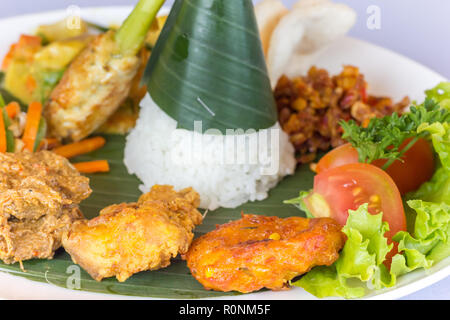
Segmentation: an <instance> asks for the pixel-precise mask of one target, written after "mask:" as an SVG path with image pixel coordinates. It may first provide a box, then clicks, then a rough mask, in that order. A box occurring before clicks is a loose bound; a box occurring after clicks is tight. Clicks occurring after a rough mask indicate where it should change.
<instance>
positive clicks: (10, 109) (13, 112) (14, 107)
mask: <svg viewBox="0 0 450 320" xmlns="http://www.w3.org/2000/svg"><path fill="white" fill-rule="evenodd" d="M5 108H6V112H7V113H8V116H9V117H10V118H11V119H13V118H15V117H16V116H17V115H18V114H19V112H20V105H19V103H18V102H16V101H13V102H11V103H9V104H8V105H7V106H6V107H5Z"/></svg>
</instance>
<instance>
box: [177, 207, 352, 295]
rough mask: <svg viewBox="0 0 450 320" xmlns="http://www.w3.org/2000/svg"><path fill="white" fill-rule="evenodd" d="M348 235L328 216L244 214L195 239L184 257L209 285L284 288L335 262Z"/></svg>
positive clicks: (236, 288) (227, 288)
mask: <svg viewBox="0 0 450 320" xmlns="http://www.w3.org/2000/svg"><path fill="white" fill-rule="evenodd" d="M345 239H346V238H345V235H344V234H343V233H342V232H341V227H340V226H339V225H338V224H337V223H336V222H335V221H334V220H332V219H328V218H323V219H322V218H321V219H305V218H300V217H291V218H287V219H281V218H278V217H265V216H258V215H243V217H242V219H240V220H238V221H233V222H230V223H227V224H224V225H221V226H217V228H216V230H214V231H212V232H209V233H207V234H205V235H203V236H201V237H200V238H198V239H196V240H195V241H194V242H193V243H192V245H191V247H190V249H189V251H188V252H187V254H186V255H184V256H183V258H184V259H186V260H187V265H188V267H189V269H190V270H191V273H192V275H193V276H194V277H195V279H197V280H198V281H199V282H200V283H201V284H202V285H203V286H204V287H205V289H208V290H210V289H212V290H217V291H239V292H242V293H248V292H252V291H256V290H260V289H262V288H268V289H272V290H281V289H286V288H288V282H289V280H292V279H293V278H294V277H296V276H299V275H301V274H303V273H305V272H308V271H309V270H310V269H311V268H313V267H314V266H320V265H331V264H332V263H333V262H335V261H336V260H337V259H338V257H339V251H340V249H342V247H343V246H344V243H345Z"/></svg>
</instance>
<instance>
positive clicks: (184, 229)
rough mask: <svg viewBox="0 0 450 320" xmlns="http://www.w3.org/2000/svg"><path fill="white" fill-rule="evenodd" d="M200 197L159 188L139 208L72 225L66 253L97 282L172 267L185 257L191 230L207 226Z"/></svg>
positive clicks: (110, 210)
mask: <svg viewBox="0 0 450 320" xmlns="http://www.w3.org/2000/svg"><path fill="white" fill-rule="evenodd" d="M199 203H200V199H199V195H198V194H197V193H196V192H195V191H194V190H192V189H191V188H189V189H184V190H182V191H180V192H175V191H174V190H173V188H172V187H170V186H154V187H153V188H152V190H151V191H150V192H149V193H147V194H144V195H142V196H141V197H140V198H139V201H138V202H137V203H129V204H127V203H123V204H119V205H112V206H109V207H107V208H105V209H103V210H102V211H101V212H100V216H98V217H97V218H94V219H92V220H89V221H88V220H83V221H80V222H77V223H75V224H74V225H73V227H72V228H71V230H70V231H69V232H68V233H67V234H65V236H64V237H63V246H64V249H66V251H67V252H68V253H69V254H70V255H71V257H72V260H73V261H74V262H75V263H77V264H79V265H81V266H82V267H83V268H84V269H85V270H86V271H87V272H88V273H89V274H90V275H91V276H92V277H93V278H94V279H95V280H98V281H100V280H102V279H103V278H107V277H112V276H116V277H117V280H119V281H125V280H126V279H128V278H129V277H130V276H131V275H133V274H134V273H137V272H140V271H145V270H156V269H160V268H164V267H167V266H168V265H169V264H170V259H171V258H173V257H175V256H177V255H178V253H186V251H187V250H188V248H189V245H190V244H191V242H192V239H193V238H194V234H193V233H192V230H193V229H194V227H195V226H196V225H198V224H200V223H201V222H202V215H201V214H200V212H199V211H198V210H197V207H198V205H199Z"/></svg>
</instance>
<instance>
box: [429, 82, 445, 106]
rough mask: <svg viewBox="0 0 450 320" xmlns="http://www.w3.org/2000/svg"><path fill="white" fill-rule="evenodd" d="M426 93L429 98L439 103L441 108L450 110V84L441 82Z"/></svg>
mask: <svg viewBox="0 0 450 320" xmlns="http://www.w3.org/2000/svg"><path fill="white" fill-rule="evenodd" d="M425 93H426V95H427V97H428V98H431V99H433V100H434V101H436V102H438V103H439V104H440V106H441V107H443V108H446V109H450V82H441V83H440V84H438V85H437V86H436V87H434V88H433V89H430V90H427V91H425Z"/></svg>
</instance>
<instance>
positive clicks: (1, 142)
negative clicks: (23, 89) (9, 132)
mask: <svg viewBox="0 0 450 320" xmlns="http://www.w3.org/2000/svg"><path fill="white" fill-rule="evenodd" d="M7 149H8V146H7V142H6V130H5V122H4V121H3V112H2V111H1V110H0V152H2V153H5V152H6V150H7Z"/></svg>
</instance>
